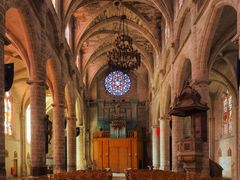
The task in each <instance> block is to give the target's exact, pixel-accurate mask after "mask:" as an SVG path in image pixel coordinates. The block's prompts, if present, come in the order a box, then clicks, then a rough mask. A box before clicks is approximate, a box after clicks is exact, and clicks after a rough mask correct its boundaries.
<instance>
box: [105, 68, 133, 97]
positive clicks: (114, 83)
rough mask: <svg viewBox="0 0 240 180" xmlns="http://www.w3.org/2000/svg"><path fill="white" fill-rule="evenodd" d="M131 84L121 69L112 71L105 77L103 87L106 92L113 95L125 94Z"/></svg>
mask: <svg viewBox="0 0 240 180" xmlns="http://www.w3.org/2000/svg"><path fill="white" fill-rule="evenodd" d="M130 86H131V80H130V78H129V76H128V75H127V74H126V73H123V72H122V71H113V72H111V73H110V74H108V75H107V77H106V78H105V88H106V90H107V92H109V93H110V94H112V95H114V96H122V95H124V94H126V93H127V92H128V91H129V89H130Z"/></svg>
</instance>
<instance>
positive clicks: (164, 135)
mask: <svg viewBox="0 0 240 180" xmlns="http://www.w3.org/2000/svg"><path fill="white" fill-rule="evenodd" d="M169 131H170V128H169V118H167V117H161V119H160V169H161V170H170V166H169V165H170V164H169Z"/></svg>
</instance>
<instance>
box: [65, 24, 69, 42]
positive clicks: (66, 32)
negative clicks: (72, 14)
mask: <svg viewBox="0 0 240 180" xmlns="http://www.w3.org/2000/svg"><path fill="white" fill-rule="evenodd" d="M65 38H66V39H67V42H68V44H69V43H70V24H69V23H68V24H67V27H66V29H65Z"/></svg>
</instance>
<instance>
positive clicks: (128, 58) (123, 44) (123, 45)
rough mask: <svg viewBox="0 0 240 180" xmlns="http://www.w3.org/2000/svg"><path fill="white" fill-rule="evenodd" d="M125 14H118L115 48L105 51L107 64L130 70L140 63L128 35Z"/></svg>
mask: <svg viewBox="0 0 240 180" xmlns="http://www.w3.org/2000/svg"><path fill="white" fill-rule="evenodd" d="M126 20H127V16H126V15H125V14H123V15H121V16H120V25H119V32H118V36H117V38H116V39H115V46H116V47H115V48H113V49H112V50H111V51H109V52H108V53H107V57H108V59H109V61H108V65H109V66H110V67H111V68H113V69H118V70H123V71H132V70H135V69H137V68H138V67H139V66H140V64H141V54H140V53H139V52H138V51H137V50H136V49H134V48H133V39H132V38H131V37H130V36H129V35H128V30H127V24H126Z"/></svg>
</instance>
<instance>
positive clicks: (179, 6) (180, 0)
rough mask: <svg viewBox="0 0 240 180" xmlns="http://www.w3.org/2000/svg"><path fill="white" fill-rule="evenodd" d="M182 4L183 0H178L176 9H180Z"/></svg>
mask: <svg viewBox="0 0 240 180" xmlns="http://www.w3.org/2000/svg"><path fill="white" fill-rule="evenodd" d="M182 5H183V0H178V9H181V7H182Z"/></svg>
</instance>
